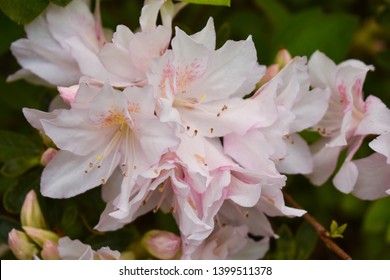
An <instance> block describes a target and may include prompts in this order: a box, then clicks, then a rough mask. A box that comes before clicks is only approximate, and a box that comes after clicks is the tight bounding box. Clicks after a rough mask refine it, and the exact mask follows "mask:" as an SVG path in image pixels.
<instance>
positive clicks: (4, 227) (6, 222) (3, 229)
mask: <svg viewBox="0 0 390 280" xmlns="http://www.w3.org/2000/svg"><path fill="white" fill-rule="evenodd" d="M13 228H15V229H17V230H22V227H21V226H20V223H19V222H18V221H16V220H14V219H11V218H9V217H6V216H2V215H1V216H0V241H1V243H8V233H9V232H10V231H11V230H12V229H13Z"/></svg>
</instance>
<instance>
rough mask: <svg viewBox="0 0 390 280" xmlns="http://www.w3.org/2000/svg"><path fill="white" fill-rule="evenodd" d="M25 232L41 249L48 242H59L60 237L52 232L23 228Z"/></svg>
mask: <svg viewBox="0 0 390 280" xmlns="http://www.w3.org/2000/svg"><path fill="white" fill-rule="evenodd" d="M23 230H24V231H25V232H26V234H27V235H28V237H30V238H31V239H32V240H33V241H34V242H35V243H37V244H38V245H39V246H40V247H43V244H44V243H45V241H46V240H51V241H54V242H58V239H59V237H58V235H57V234H55V233H54V232H52V231H50V230H44V229H40V228H34V227H23Z"/></svg>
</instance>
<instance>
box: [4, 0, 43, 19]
mask: <svg viewBox="0 0 390 280" xmlns="http://www.w3.org/2000/svg"><path fill="white" fill-rule="evenodd" d="M48 4H49V1H48V0H12V1H10V0H0V9H1V10H2V11H3V12H4V13H5V14H6V15H7V16H8V17H9V18H10V19H12V20H13V21H15V22H16V23H17V24H27V23H29V22H30V21H32V20H33V19H34V18H36V17H37V16H38V15H39V14H40V13H42V11H43V10H44V9H45V8H46V7H47V5H48Z"/></svg>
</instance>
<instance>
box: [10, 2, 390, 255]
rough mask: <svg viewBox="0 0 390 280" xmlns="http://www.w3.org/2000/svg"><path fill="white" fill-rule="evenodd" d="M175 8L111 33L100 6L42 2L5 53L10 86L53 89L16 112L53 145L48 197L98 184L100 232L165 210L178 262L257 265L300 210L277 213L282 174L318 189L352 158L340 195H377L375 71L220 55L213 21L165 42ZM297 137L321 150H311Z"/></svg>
mask: <svg viewBox="0 0 390 280" xmlns="http://www.w3.org/2000/svg"><path fill="white" fill-rule="evenodd" d="M182 7H183V4H174V3H173V2H172V1H170V0H168V1H164V0H146V1H145V5H144V7H143V9H142V13H141V17H140V26H141V28H140V30H138V31H137V32H133V31H131V30H130V29H129V28H128V27H126V26H123V25H119V26H118V27H117V28H116V31H115V32H113V34H112V33H111V32H110V31H108V30H105V29H104V28H103V27H102V25H101V20H100V15H99V3H97V9H96V11H95V15H93V14H92V13H91V12H90V10H89V7H88V5H87V4H86V2H85V1H81V0H74V1H73V2H71V3H70V4H69V5H68V6H66V7H65V8H62V7H58V6H55V5H52V4H50V5H49V7H48V8H47V9H46V11H45V12H44V13H43V14H42V15H41V16H39V17H38V18H37V19H35V20H34V21H33V22H32V23H30V24H28V25H27V26H26V32H27V38H26V39H20V40H18V41H16V42H14V43H13V44H12V46H11V50H12V52H13V54H14V55H15V57H16V58H17V60H18V62H19V63H20V65H21V66H22V69H21V70H20V71H18V72H17V73H15V74H14V75H12V76H10V78H9V79H10V80H16V79H20V78H24V79H27V80H29V81H31V82H35V83H41V84H47V85H51V86H56V87H57V88H58V91H59V98H58V99H57V100H56V101H55V102H53V104H55V105H53V106H52V107H53V110H52V111H51V112H42V111H38V110H35V109H27V108H25V109H24V110H23V113H24V115H25V117H26V118H27V120H28V121H29V123H30V124H31V125H32V126H33V127H35V128H37V129H38V130H40V131H42V132H43V133H44V134H45V135H47V136H48V137H49V138H50V139H51V140H52V141H53V142H54V143H55V145H56V146H57V148H58V151H57V150H56V151H54V155H53V151H52V150H51V151H50V159H51V157H52V159H51V160H46V162H48V163H47V166H46V167H45V169H44V171H43V174H42V177H41V192H42V194H43V195H44V196H48V197H52V198H69V197H73V196H76V195H78V194H81V193H83V192H85V191H88V190H90V189H92V188H95V187H98V186H100V185H102V195H103V199H104V201H105V202H106V208H105V210H104V211H103V213H102V214H101V217H100V221H99V223H98V224H97V225H96V227H95V229H96V230H99V231H113V230H117V229H119V228H122V227H123V226H125V225H127V224H129V223H131V222H132V221H134V220H135V219H136V218H137V217H139V216H141V215H143V214H145V213H148V212H150V211H153V212H157V211H159V210H162V211H165V212H171V213H172V215H173V217H174V218H175V220H176V222H177V224H178V227H179V230H180V235H181V236H180V242H181V246H180V247H181V253H180V254H179V257H180V258H182V259H214V258H217V259H227V258H244V259H248V258H253V259H257V258H261V257H263V256H264V254H265V252H266V251H267V250H268V246H269V244H268V242H269V238H271V237H276V235H275V233H274V231H273V229H272V227H271V224H270V223H269V221H268V219H267V217H268V216H271V217H272V216H289V217H294V216H301V215H303V214H304V213H305V211H303V210H300V209H294V208H291V207H288V206H286V205H285V202H284V199H283V193H282V189H283V187H284V186H285V183H286V174H305V175H307V176H308V178H309V179H310V180H311V181H312V182H313V183H314V184H318V185H321V184H323V183H324V182H325V181H326V180H328V178H329V177H330V176H331V175H332V174H333V172H334V171H335V169H336V164H337V161H338V157H339V154H340V153H341V151H342V150H343V149H345V148H347V149H348V152H347V158H346V159H345V161H344V163H343V165H342V167H341V168H340V169H339V170H338V172H337V174H336V176H335V177H334V179H333V182H334V184H335V186H336V187H337V188H338V189H340V190H341V191H343V192H347V193H348V192H352V193H353V194H355V195H356V196H358V197H360V198H363V199H375V198H378V197H382V196H385V195H386V191H388V190H389V189H390V185H389V184H390V183H389V182H390V180H389V179H390V178H389V174H390V172H388V171H390V165H389V164H390V158H389V156H390V149H389V146H388V143H389V124H390V111H389V109H388V108H387V107H386V106H385V105H384V104H383V103H382V102H381V101H380V100H379V99H378V98H376V97H374V96H369V97H368V98H367V99H366V100H365V101H364V100H363V92H362V88H363V83H364V79H365V76H366V74H367V72H368V71H369V70H373V68H372V66H367V65H365V64H364V63H362V62H360V61H356V60H348V61H345V62H343V63H341V64H339V65H336V64H335V63H333V62H332V61H331V60H330V59H329V58H327V57H326V56H325V55H324V54H322V53H321V52H316V53H314V54H313V56H312V57H311V58H310V60H309V61H308V62H307V59H306V58H305V57H295V58H293V59H291V58H289V57H288V56H287V59H286V65H285V66H284V67H283V68H282V69H280V70H279V69H278V67H277V66H275V65H274V66H271V67H269V68H267V67H265V66H262V65H259V64H258V62H257V56H256V49H255V46H254V44H253V41H252V38H251V37H250V36H249V37H248V38H247V39H246V40H242V41H227V42H226V43H225V44H224V45H223V46H222V47H221V48H219V49H216V46H215V41H216V38H215V29H214V23H213V20H212V19H210V20H209V21H208V22H207V24H206V26H205V27H204V28H203V29H202V30H201V31H199V32H198V33H195V34H192V35H188V34H186V33H185V32H184V31H182V30H181V29H179V28H175V30H174V31H175V32H173V30H172V27H171V25H172V19H173V18H174V16H175V15H176V13H177V12H178V11H179V10H180V9H181V8H182ZM159 14H161V19H162V25H157V24H156V22H157V17H158V15H159ZM173 33H174V36H173ZM172 37H173V38H172ZM305 129H314V130H316V131H318V132H319V133H320V134H321V136H322V137H321V139H320V140H319V141H318V142H315V143H314V144H313V145H312V146H309V145H308V144H307V143H306V141H305V140H304V139H303V138H302V137H301V136H300V134H299V133H300V132H301V131H303V130H305ZM367 135H378V137H377V138H375V139H374V140H373V141H371V142H370V147H371V148H372V149H373V150H374V151H375V152H374V153H373V154H372V155H371V156H369V157H367V158H364V159H359V160H353V156H354V155H355V153H356V151H357V150H358V149H359V147H360V145H361V144H362V142H363V140H364V138H365V137H366V136H367ZM384 171H386V172H384ZM249 236H256V237H263V239H262V240H261V241H255V239H252V238H250V237H249ZM175 240H176V239H175ZM256 240H258V238H256ZM64 242H65V241H64ZM174 244H176V243H174ZM175 246H176V245H175ZM174 255H175V257H178V256H177V254H172V255H170V257H173V256H174Z"/></svg>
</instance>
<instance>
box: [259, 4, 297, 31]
mask: <svg viewBox="0 0 390 280" xmlns="http://www.w3.org/2000/svg"><path fill="white" fill-rule="evenodd" d="M254 2H255V5H256V6H257V7H259V9H260V10H261V11H262V12H263V14H264V15H265V16H266V17H267V18H268V19H269V21H270V22H271V24H272V26H273V27H276V28H279V27H280V26H281V25H282V24H283V23H285V22H286V21H287V20H288V18H289V17H290V12H289V11H288V9H287V8H286V7H285V6H284V5H283V4H282V3H281V2H280V1H278V0H255V1H254Z"/></svg>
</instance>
